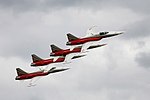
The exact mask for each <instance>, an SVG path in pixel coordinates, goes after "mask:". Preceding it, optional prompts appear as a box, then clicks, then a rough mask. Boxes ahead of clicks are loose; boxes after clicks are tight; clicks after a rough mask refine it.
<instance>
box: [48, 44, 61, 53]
mask: <svg viewBox="0 0 150 100" xmlns="http://www.w3.org/2000/svg"><path fill="white" fill-rule="evenodd" d="M50 46H51V50H52V52H57V51H61V50H62V49H61V48H59V47H57V46H56V45H54V44H52V45H50Z"/></svg>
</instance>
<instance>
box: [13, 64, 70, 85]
mask: <svg viewBox="0 0 150 100" xmlns="http://www.w3.org/2000/svg"><path fill="white" fill-rule="evenodd" d="M68 69H69V68H64V69H56V67H53V68H51V69H50V70H48V71H45V70H41V71H37V72H32V73H27V72H25V71H23V70H22V69H20V68H16V71H17V76H16V78H15V80H27V79H32V80H31V81H30V83H29V86H34V84H33V83H34V82H35V81H33V79H35V78H37V77H38V78H39V77H41V76H46V75H49V74H51V73H57V72H61V71H65V70H68Z"/></svg>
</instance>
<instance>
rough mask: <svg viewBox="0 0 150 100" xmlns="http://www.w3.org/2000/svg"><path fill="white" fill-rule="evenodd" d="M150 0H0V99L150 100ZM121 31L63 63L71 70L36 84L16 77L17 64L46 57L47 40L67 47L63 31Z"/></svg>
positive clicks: (24, 65) (78, 33)
mask: <svg viewBox="0 0 150 100" xmlns="http://www.w3.org/2000/svg"><path fill="white" fill-rule="evenodd" d="M149 5H150V1H149V0H144V1H141V0H132V1H131V0H124V1H122V0H107V1H106V0H88V1H86V0H72V1H71V0H0V48H1V50H0V66H1V70H0V73H1V75H0V79H1V82H0V99H1V100H16V99H17V100H19V99H20V100H49V99H53V100H60V99H61V100H149V99H150V95H149V94H150V78H149V76H150V46H149V45H148V44H150V41H149V40H150V28H149V27H150V13H149ZM93 25H97V26H99V29H100V31H104V30H106V31H125V33H124V34H123V35H120V36H117V37H113V38H109V39H103V40H101V43H107V44H108V45H107V46H105V47H101V48H97V49H94V50H91V51H90V52H89V53H88V55H87V56H86V57H84V58H82V59H77V60H74V61H73V62H72V63H71V64H69V65H67V67H70V68H71V69H70V70H68V71H66V72H62V73H59V74H53V75H49V76H46V77H44V78H42V79H41V80H40V81H39V82H38V83H37V84H38V85H37V86H36V87H32V88H28V87H26V85H25V83H22V82H18V81H15V80H14V78H15V76H16V71H15V68H16V67H20V68H22V69H24V70H26V71H27V72H32V71H35V70H38V69H35V68H30V63H31V54H32V53H35V54H37V55H39V56H41V57H42V58H47V57H49V53H50V48H49V45H50V44H56V45H58V46H59V47H61V48H67V46H65V43H66V41H67V38H66V34H67V33H68V32H71V33H72V34H74V35H76V36H79V37H82V36H84V35H85V33H86V30H87V29H88V28H89V27H91V26H93Z"/></svg>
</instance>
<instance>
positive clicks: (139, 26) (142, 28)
mask: <svg viewBox="0 0 150 100" xmlns="http://www.w3.org/2000/svg"><path fill="white" fill-rule="evenodd" d="M149 22H150V18H149V17H148V18H146V19H143V20H141V21H138V22H135V23H132V24H129V25H128V26H126V28H125V30H126V31H125V34H124V37H123V38H124V39H138V38H144V37H149V36H150V28H149V27H150V23H149Z"/></svg>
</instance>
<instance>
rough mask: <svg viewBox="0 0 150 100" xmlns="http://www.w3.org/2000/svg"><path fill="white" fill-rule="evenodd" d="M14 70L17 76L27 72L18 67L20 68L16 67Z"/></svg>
mask: <svg viewBox="0 0 150 100" xmlns="http://www.w3.org/2000/svg"><path fill="white" fill-rule="evenodd" d="M16 71H17V74H18V76H21V75H25V74H28V73H27V72H25V71H23V70H22V69H20V68H16Z"/></svg>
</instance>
